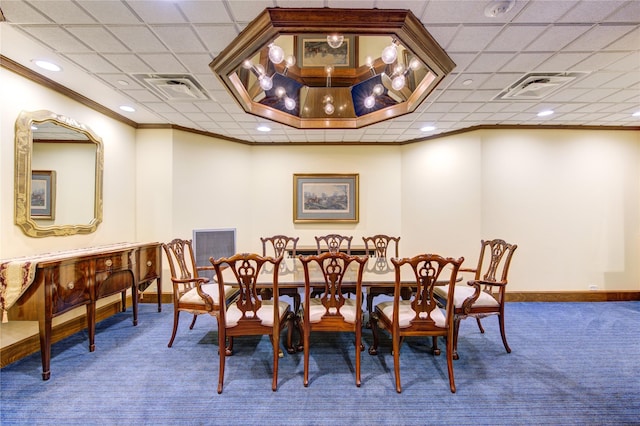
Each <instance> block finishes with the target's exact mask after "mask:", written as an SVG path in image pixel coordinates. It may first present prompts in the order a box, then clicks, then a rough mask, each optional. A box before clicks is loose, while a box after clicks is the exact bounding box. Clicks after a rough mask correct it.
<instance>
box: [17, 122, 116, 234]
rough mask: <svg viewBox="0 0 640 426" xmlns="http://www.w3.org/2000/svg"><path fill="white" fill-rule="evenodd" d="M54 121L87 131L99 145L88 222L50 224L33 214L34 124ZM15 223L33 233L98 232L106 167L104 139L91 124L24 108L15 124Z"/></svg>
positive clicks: (79, 130)
mask: <svg viewBox="0 0 640 426" xmlns="http://www.w3.org/2000/svg"><path fill="white" fill-rule="evenodd" d="M43 122H51V123H54V124H56V125H59V126H62V127H65V128H67V129H70V130H73V131H76V132H79V133H82V134H84V135H85V136H86V137H87V138H88V139H89V142H92V143H94V144H95V145H96V170H95V173H96V175H95V192H94V217H93V219H91V221H90V222H89V223H88V224H86V225H85V224H77V225H74V224H69V225H49V226H43V225H40V224H38V223H37V222H36V221H35V220H33V219H32V217H31V202H30V199H31V172H32V170H31V159H32V154H33V130H32V126H33V125H34V124H38V123H43ZM15 133H16V136H15V150H16V151H15V182H14V191H15V223H16V225H17V226H19V227H20V228H22V231H23V232H24V233H25V234H27V235H28V236H30V237H49V236H66V235H74V234H90V233H92V232H95V230H96V229H97V228H98V225H99V224H100V223H101V222H102V175H103V169H104V150H103V145H102V139H101V138H100V137H99V136H98V135H96V134H95V133H94V132H93V131H92V130H91V129H90V128H89V127H88V126H86V125H84V124H82V123H79V122H77V121H76V120H74V119H72V118H69V117H65V116H63V115H60V114H56V113H54V112H51V111H46V110H40V111H33V112H27V111H22V112H21V113H20V115H18V119H17V120H16V125H15Z"/></svg>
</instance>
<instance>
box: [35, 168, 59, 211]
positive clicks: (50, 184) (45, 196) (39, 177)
mask: <svg viewBox="0 0 640 426" xmlns="http://www.w3.org/2000/svg"><path fill="white" fill-rule="evenodd" d="M55 212H56V172H55V171H53V170H33V171H32V172H31V217H33V218H35V219H51V220H54V219H55Z"/></svg>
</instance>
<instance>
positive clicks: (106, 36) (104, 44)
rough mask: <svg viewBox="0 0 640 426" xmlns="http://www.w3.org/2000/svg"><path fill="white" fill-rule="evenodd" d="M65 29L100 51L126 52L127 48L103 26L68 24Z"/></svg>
mask: <svg viewBox="0 0 640 426" xmlns="http://www.w3.org/2000/svg"><path fill="white" fill-rule="evenodd" d="M67 31H69V32H70V33H71V34H73V35H74V36H76V37H77V38H78V39H79V40H82V41H83V42H84V43H85V44H87V45H89V47H91V48H92V49H93V50H94V51H96V52H100V53H105V52H109V53H113V52H127V51H128V49H127V48H126V47H125V45H124V44H122V43H121V42H120V40H118V39H117V38H116V37H114V36H113V35H111V33H110V32H108V31H107V30H106V29H105V28H103V27H97V26H91V27H87V26H69V27H67Z"/></svg>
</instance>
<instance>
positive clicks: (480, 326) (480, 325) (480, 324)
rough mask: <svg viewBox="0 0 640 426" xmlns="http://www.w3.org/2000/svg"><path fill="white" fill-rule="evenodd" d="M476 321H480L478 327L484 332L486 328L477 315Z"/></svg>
mask: <svg viewBox="0 0 640 426" xmlns="http://www.w3.org/2000/svg"><path fill="white" fill-rule="evenodd" d="M476 322H477V323H478V328H479V329H480V333H484V328H483V327H482V322H480V317H476Z"/></svg>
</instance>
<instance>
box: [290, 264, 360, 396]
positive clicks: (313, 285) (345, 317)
mask: <svg viewBox="0 0 640 426" xmlns="http://www.w3.org/2000/svg"><path fill="white" fill-rule="evenodd" d="M299 258H300V261H301V263H302V266H303V269H304V282H305V298H304V302H303V304H302V310H303V316H302V330H303V342H304V343H303V344H304V386H309V353H310V335H311V332H312V331H314V332H315V331H324V332H326V331H340V332H352V333H355V349H356V359H355V363H356V386H360V353H361V352H362V349H363V346H362V343H361V342H362V339H361V337H362V316H363V312H362V296H361V294H362V273H363V271H364V266H365V264H366V263H367V260H368V259H367V258H366V257H359V256H351V255H348V254H345V253H341V252H335V253H332V252H324V253H322V254H319V255H311V256H300V257H299ZM343 284H345V285H346V284H349V289H346V287H344V286H343ZM312 289H313V290H315V291H317V292H319V297H311V290H312ZM354 289H355V290H354ZM347 291H348V292H349V293H351V292H354V291H355V297H354V298H353V299H351V298H349V297H348V294H347Z"/></svg>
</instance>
